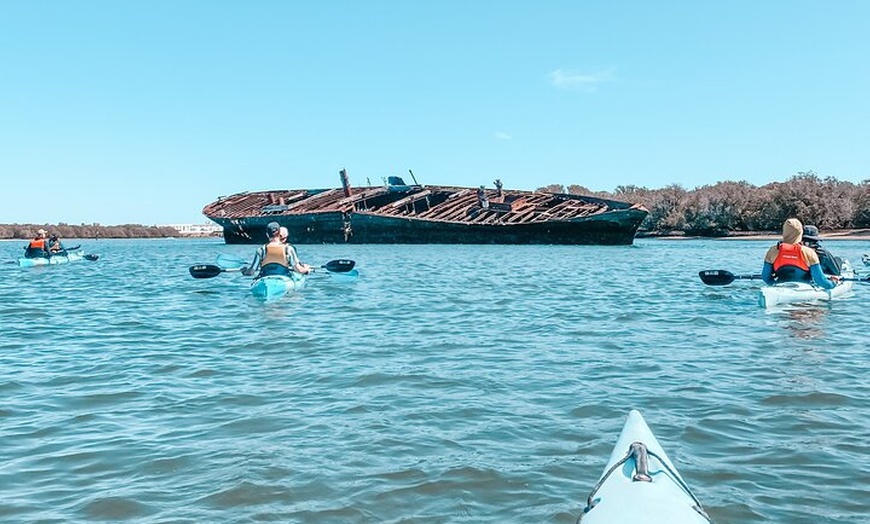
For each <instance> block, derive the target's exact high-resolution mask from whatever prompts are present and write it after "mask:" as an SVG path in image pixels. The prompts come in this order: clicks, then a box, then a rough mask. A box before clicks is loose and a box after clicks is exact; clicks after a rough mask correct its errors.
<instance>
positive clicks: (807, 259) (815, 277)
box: [761, 218, 839, 289]
mask: <svg viewBox="0 0 870 524" xmlns="http://www.w3.org/2000/svg"><path fill="white" fill-rule="evenodd" d="M803 230H804V227H803V224H801V222H800V220H798V219H796V218H789V219H788V220H786V221H785V223H784V224H783V225H782V240H781V241H780V242H777V244H776V245H775V246H771V248H770V249H768V250H767V253H765V255H764V267H763V268H762V269H761V280H763V281H764V283H765V284H768V285H773V284H776V283H779V282H812V283H813V284H815V285H817V286H819V287H820V288H822V289H832V288H834V287H835V286H836V285H837V281H838V280H839V277H837V276H836V275H831V276H830V277H826V276H825V275H824V274H823V273H822V267H821V265H820V264H819V256H818V255H817V254H816V252H815V251H813V250H812V249H811V248H810V247H807V246H805V245H803V244H801V240H803Z"/></svg>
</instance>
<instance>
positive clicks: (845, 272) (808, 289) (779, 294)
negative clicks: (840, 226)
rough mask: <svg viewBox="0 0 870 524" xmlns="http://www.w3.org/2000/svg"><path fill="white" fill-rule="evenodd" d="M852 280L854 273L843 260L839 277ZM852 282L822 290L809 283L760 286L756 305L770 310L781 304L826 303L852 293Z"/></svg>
mask: <svg viewBox="0 0 870 524" xmlns="http://www.w3.org/2000/svg"><path fill="white" fill-rule="evenodd" d="M840 276H843V277H849V278H852V277H854V276H855V272H854V271H853V270H852V266H851V265H850V264H849V261H848V260H843V266H842V270H841V275H840ZM853 284H854V282H853V281H846V282H840V283H838V284H837V286H836V287H834V288H833V289H822V288H820V287H818V286H816V285H814V284H811V283H809V282H781V283H779V284H774V285H772V286H768V285H764V286H761V290H760V291H759V292H758V305H759V306H761V307H763V308H771V307H774V306H778V305H782V304H796V303H802V302H816V301H827V300H833V299H835V298H838V297H841V296H843V295H845V294H846V293H848V292H850V291H852V286H853Z"/></svg>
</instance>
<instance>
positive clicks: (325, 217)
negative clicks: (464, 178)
mask: <svg viewBox="0 0 870 524" xmlns="http://www.w3.org/2000/svg"><path fill="white" fill-rule="evenodd" d="M398 180H399V181H400V182H401V179H398ZM203 214H204V215H205V216H207V217H208V218H209V219H211V220H213V221H214V222H216V223H218V224H219V225H221V226H222V227H223V230H224V239H225V241H226V242H227V243H228V244H260V243H263V242H265V241H266V233H265V231H266V224H268V223H269V222H273V221H274V222H278V223H279V224H281V225H282V226H285V227H287V228H288V230H289V231H290V240H291V242H293V243H297V244H312V243H354V244H366V243H377V244H383V243H396V244H445V243H450V244H453V243H459V244H611V245H614V244H631V243H632V242H633V240H634V235H635V233H636V231H637V228H638V227H639V226H640V224H641V222H642V221H643V220H644V218H645V217H646V216H647V214H648V212H647V210H646V209H645V208H643V206H640V205H639V204H630V203H626V202H619V201H615V200H607V199H600V198H595V197H588V196H578V195H569V194H563V193H544V192H537V191H519V190H502V189H501V188H498V189H483V188H479V189H474V188H467V187H450V186H421V185H404V184H403V183H398V184H390V185H385V186H370V187H361V188H354V189H353V190H350V188H349V187H347V186H345V187H343V188H338V189H291V190H276V191H258V192H246V193H239V194H235V195H231V196H228V197H222V198H220V199H218V200H217V201H215V202H213V203H211V204H208V205H207V206H205V208H204V209H203Z"/></svg>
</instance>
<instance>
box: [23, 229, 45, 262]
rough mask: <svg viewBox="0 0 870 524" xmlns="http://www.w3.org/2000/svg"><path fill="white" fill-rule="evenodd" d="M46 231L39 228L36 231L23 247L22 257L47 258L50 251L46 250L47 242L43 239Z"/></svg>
mask: <svg viewBox="0 0 870 524" xmlns="http://www.w3.org/2000/svg"><path fill="white" fill-rule="evenodd" d="M45 235H46V231H45V230H44V229H40V230H38V231H37V232H36V236H35V237H34V238H33V240H31V241H30V243H29V244H27V247H25V248H24V258H48V257H50V256H51V253H50V252H49V251H48V242H47V241H46V239H45Z"/></svg>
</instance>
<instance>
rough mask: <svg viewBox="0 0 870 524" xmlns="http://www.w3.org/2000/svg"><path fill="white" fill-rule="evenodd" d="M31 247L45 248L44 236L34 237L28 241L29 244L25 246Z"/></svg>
mask: <svg viewBox="0 0 870 524" xmlns="http://www.w3.org/2000/svg"><path fill="white" fill-rule="evenodd" d="M27 247H29V248H31V249H45V239H44V238H34V239H33V240H31V241H30V245H29V246H27Z"/></svg>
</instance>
